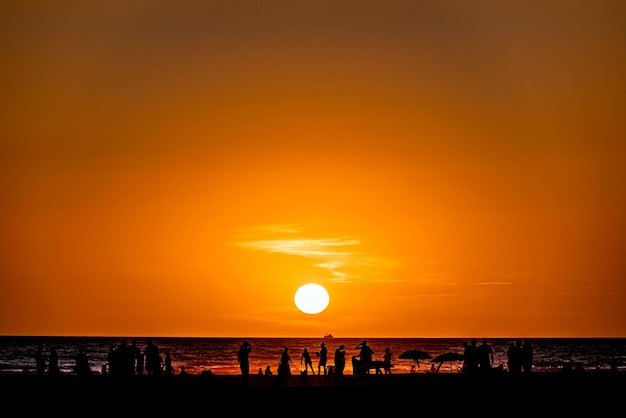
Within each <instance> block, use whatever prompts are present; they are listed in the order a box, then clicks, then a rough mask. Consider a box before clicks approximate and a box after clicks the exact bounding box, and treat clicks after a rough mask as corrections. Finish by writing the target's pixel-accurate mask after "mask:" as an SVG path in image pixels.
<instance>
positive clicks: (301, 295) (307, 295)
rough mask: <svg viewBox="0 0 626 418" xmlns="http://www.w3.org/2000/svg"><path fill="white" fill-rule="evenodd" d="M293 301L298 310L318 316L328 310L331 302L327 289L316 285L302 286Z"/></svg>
mask: <svg viewBox="0 0 626 418" xmlns="http://www.w3.org/2000/svg"><path fill="white" fill-rule="evenodd" d="M293 299H294V301H295V302H296V306H297V307H298V309H300V310H301V311H302V312H304V313H306V314H318V313H320V312H322V311H323V310H324V309H326V307H327V306H328V302H330V296H328V292H327V291H326V289H324V287H322V286H320V285H319V284H315V283H309V284H305V285H303V286H300V288H299V289H298V290H297V291H296V295H295V296H294V298H293Z"/></svg>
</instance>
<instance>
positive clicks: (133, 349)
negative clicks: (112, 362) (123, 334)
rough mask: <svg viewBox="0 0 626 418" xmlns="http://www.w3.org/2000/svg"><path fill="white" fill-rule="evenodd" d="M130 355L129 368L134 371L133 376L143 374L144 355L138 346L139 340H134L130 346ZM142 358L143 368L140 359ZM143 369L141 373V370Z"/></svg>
mask: <svg viewBox="0 0 626 418" xmlns="http://www.w3.org/2000/svg"><path fill="white" fill-rule="evenodd" d="M128 354H129V356H130V357H129V359H128V361H129V363H130V365H129V367H130V368H131V369H132V373H131V374H143V355H142V354H141V349H140V348H139V346H138V345H137V340H132V341H131V343H130V345H129V346H128ZM140 357H141V366H140V365H139V358H140ZM140 369H141V373H139V370H140Z"/></svg>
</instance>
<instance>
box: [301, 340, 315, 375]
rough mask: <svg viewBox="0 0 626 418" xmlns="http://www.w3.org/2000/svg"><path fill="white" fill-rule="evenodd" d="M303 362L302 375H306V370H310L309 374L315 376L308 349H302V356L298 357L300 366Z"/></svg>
mask: <svg viewBox="0 0 626 418" xmlns="http://www.w3.org/2000/svg"><path fill="white" fill-rule="evenodd" d="M303 362H304V374H307V372H308V369H309V368H311V374H312V375H314V374H315V369H313V360H311V353H309V349H308V348H306V347H304V350H302V356H300V364H302V363H303Z"/></svg>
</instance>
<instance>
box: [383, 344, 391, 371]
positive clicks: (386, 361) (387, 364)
mask: <svg viewBox="0 0 626 418" xmlns="http://www.w3.org/2000/svg"><path fill="white" fill-rule="evenodd" d="M391 357H392V355H391V350H390V349H389V347H385V353H384V354H383V370H384V371H385V374H391Z"/></svg>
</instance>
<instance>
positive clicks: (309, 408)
mask: <svg viewBox="0 0 626 418" xmlns="http://www.w3.org/2000/svg"><path fill="white" fill-rule="evenodd" d="M0 382H2V387H3V388H4V389H3V391H2V394H3V396H2V397H3V398H4V400H3V404H4V405H5V406H6V405H7V404H8V403H18V404H19V405H21V406H22V407H23V408H24V409H25V410H28V411H32V412H44V413H50V412H58V413H63V414H70V415H74V414H80V413H85V412H87V411H100V412H102V413H115V414H118V413H119V412H120V411H126V412H132V413H137V414H142V415H144V414H146V413H150V414H158V415H162V414H163V413H168V414H176V416H180V415H183V414H184V415H187V414H192V413H193V414H197V413H198V412H202V411H206V412H207V413H209V412H212V411H226V413H228V414H232V415H236V416H238V415H239V414H240V413H246V414H248V413H261V412H264V411H267V413H270V414H272V415H274V416H297V415H301V416H313V415H315V416H318V415H331V416H334V415H336V414H354V413H363V414H368V415H369V414H371V413H391V414H399V413H406V412H410V411H414V412H415V413H420V411H426V410H428V411H445V412H446V413H464V412H468V413H469V412H473V411H481V413H482V414H484V415H489V416H495V415H498V416H499V415H502V414H507V413H514V412H515V413H517V412H520V411H522V412H524V413H527V414H533V415H543V413H550V414H553V413H574V412H576V413H579V412H581V411H589V412H594V413H598V412H603V411H604V412H607V413H608V412H610V411H614V410H615V411H616V410H619V408H620V407H621V403H622V396H623V394H624V393H625V390H626V373H611V372H586V373H582V374H565V373H533V374H531V375H527V376H519V377H515V378H513V377H512V376H509V375H507V374H503V375H498V376H496V375H494V376H489V377H478V376H475V377H471V376H465V375H462V374H460V373H438V374H432V375H431V374H426V373H418V374H393V375H367V376H356V375H346V376H343V377H341V378H336V377H333V376H311V375H309V376H296V375H292V376H288V377H287V378H285V379H283V380H281V379H279V378H278V377H277V376H258V375H252V376H250V377H249V380H248V383H247V384H243V382H242V377H241V376H238V375H235V376H232V375H228V376H220V375H211V376H201V375H188V376H180V375H176V376H174V377H173V378H171V379H169V380H165V379H163V378H159V379H154V378H150V377H148V376H135V377H132V378H130V379H125V380H121V379H112V378H111V377H110V376H91V377H87V378H81V377H78V376H74V375H65V376H58V377H51V376H35V375H26V374H25V375H0ZM541 412H543V413H541ZM294 414H295V415H294Z"/></svg>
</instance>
